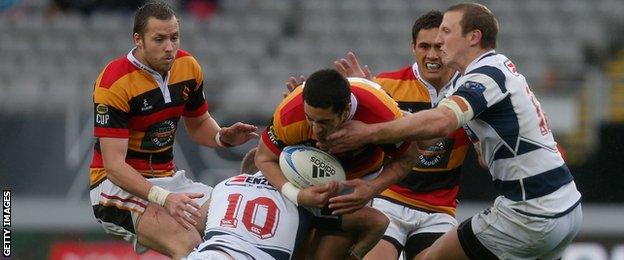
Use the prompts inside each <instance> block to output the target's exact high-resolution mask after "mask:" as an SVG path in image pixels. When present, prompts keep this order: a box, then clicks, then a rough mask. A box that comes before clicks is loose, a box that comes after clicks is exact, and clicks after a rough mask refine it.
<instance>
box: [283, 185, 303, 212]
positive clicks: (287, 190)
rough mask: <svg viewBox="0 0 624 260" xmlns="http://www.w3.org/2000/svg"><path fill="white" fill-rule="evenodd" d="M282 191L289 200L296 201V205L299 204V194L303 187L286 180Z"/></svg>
mask: <svg viewBox="0 0 624 260" xmlns="http://www.w3.org/2000/svg"><path fill="white" fill-rule="evenodd" d="M281 191H282V195H284V197H286V198H287V199H288V200H290V201H292V202H293V203H295V206H299V202H298V201H297V196H299V192H301V189H299V188H297V187H295V185H293V184H292V183H290V182H286V183H284V185H282V189H281Z"/></svg>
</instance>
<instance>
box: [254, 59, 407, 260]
mask: <svg viewBox="0 0 624 260" xmlns="http://www.w3.org/2000/svg"><path fill="white" fill-rule="evenodd" d="M401 116H402V114H401V111H400V109H399V107H398V105H397V104H396V102H394V101H393V100H392V99H391V98H390V97H389V96H388V95H387V94H386V93H384V92H383V91H381V90H380V87H379V85H377V84H375V83H373V82H371V81H368V80H365V79H359V78H349V79H345V78H344V77H342V76H341V75H340V74H339V73H338V72H337V71H335V70H320V71H317V72H315V73H313V74H312V75H310V77H309V79H308V80H307V81H306V82H305V83H304V85H303V86H301V87H298V88H296V89H295V90H294V91H293V92H292V93H290V95H288V96H287V97H286V98H285V99H284V100H283V101H282V103H281V104H280V105H279V106H278V107H277V109H276V111H275V113H274V115H273V121H272V123H271V125H270V126H269V127H267V128H266V129H265V130H264V132H263V133H262V141H261V142H260V143H259V145H258V153H257V155H256V165H257V166H258V168H260V170H261V171H262V172H263V173H264V175H265V176H266V177H267V179H269V181H270V182H271V183H272V184H273V185H274V186H275V187H280V191H281V192H282V194H284V195H285V196H286V197H287V198H289V199H290V200H291V201H293V202H294V203H296V204H299V205H302V206H305V207H307V208H308V209H310V210H311V211H312V212H314V213H315V215H316V216H317V218H315V219H314V222H315V224H316V225H315V227H317V233H316V235H318V236H317V237H324V238H323V239H321V240H320V241H319V243H318V245H319V248H334V249H325V250H320V249H319V250H313V251H314V252H315V253H316V257H317V258H322V256H323V254H328V256H327V257H331V256H330V254H336V255H337V256H334V257H341V253H338V252H340V250H341V249H340V248H343V247H341V246H340V245H345V246H346V247H347V248H348V244H349V243H351V242H350V241H351V240H352V238H351V237H350V236H349V235H348V234H345V233H336V231H341V229H342V228H341V225H342V223H343V221H342V218H343V217H344V216H346V215H348V214H352V213H353V212H355V211H357V210H360V209H361V208H363V207H364V206H365V205H367V204H368V203H369V202H370V200H371V199H372V198H373V196H375V195H376V194H378V193H379V192H381V191H383V190H384V189H386V188H387V187H388V186H390V185H391V184H393V183H395V182H397V181H398V180H399V179H400V178H401V177H402V176H404V175H405V174H406V173H407V172H408V171H409V167H411V165H412V164H411V163H413V161H412V160H414V159H415V156H410V155H412V154H413V152H412V150H410V151H409V153H408V149H409V148H410V143H409V142H397V143H396V144H391V145H385V146H379V145H373V144H370V145H362V146H360V147H357V148H355V149H351V150H350V151H348V152H344V153H341V154H335V156H336V157H337V158H338V160H339V161H340V162H341V164H342V166H343V167H344V168H345V171H346V173H347V179H348V180H347V181H346V182H345V185H346V186H347V188H349V189H352V190H353V191H352V192H351V193H350V194H347V195H341V196H337V197H335V198H334V199H338V201H337V203H336V204H335V206H336V207H334V208H331V209H329V208H327V202H328V199H329V197H326V196H319V195H318V194H315V193H313V192H311V191H310V190H309V188H306V189H302V190H299V189H298V188H296V187H294V186H293V185H292V184H291V183H289V182H287V181H286V178H285V177H284V175H283V173H282V171H281V170H280V168H279V165H278V158H279V154H280V153H281V150H282V149H283V148H284V147H286V146H288V145H300V144H302V145H307V146H316V143H317V142H318V141H324V140H325V138H326V137H327V136H328V135H329V134H331V133H332V132H333V131H334V130H335V129H337V127H338V126H339V125H340V124H342V123H344V122H346V121H349V120H352V119H355V120H363V121H367V122H371V123H372V122H385V121H389V120H393V119H396V118H398V117H401ZM386 153H387V154H390V155H391V156H392V159H391V162H390V163H389V164H388V165H387V166H386V167H382V165H383V159H384V155H385V154H386ZM321 208H324V209H323V210H321ZM366 210H369V209H368V208H367V209H366ZM343 214H344V215H343ZM338 240H340V241H343V242H344V243H340V242H338ZM343 249H344V248H343ZM357 253H358V254H359V253H362V252H357ZM361 256H362V255H360V257H361Z"/></svg>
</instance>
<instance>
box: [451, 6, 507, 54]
mask: <svg viewBox="0 0 624 260" xmlns="http://www.w3.org/2000/svg"><path fill="white" fill-rule="evenodd" d="M446 11H447V12H450V11H460V12H462V14H463V15H462V19H461V21H460V22H459V25H461V27H462V34H464V35H465V34H466V33H468V32H470V31H472V30H479V31H481V43H480V45H481V48H484V49H495V48H496V35H497V34H498V20H496V17H494V14H493V13H492V11H490V9H488V8H487V7H486V6H485V5H482V4H477V3H463V4H457V5H454V6H451V7H449V9H447V10H446Z"/></svg>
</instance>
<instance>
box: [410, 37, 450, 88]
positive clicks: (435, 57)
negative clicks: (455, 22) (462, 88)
mask: <svg viewBox="0 0 624 260" xmlns="http://www.w3.org/2000/svg"><path fill="white" fill-rule="evenodd" d="M437 35H438V28H431V29H421V30H420V31H419V32H418V35H417V36H416V41H415V42H413V43H412V51H413V52H414V57H416V63H417V64H418V70H419V71H420V75H421V76H422V77H423V78H424V79H425V80H426V81H428V82H434V81H438V80H441V78H442V76H444V75H445V74H446V71H447V70H448V68H447V67H446V66H444V65H443V63H442V59H441V58H440V54H441V51H440V44H437V43H436V41H435V40H436V36H437Z"/></svg>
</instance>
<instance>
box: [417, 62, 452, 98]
mask: <svg viewBox="0 0 624 260" xmlns="http://www.w3.org/2000/svg"><path fill="white" fill-rule="evenodd" d="M412 72H413V73H414V76H415V77H416V79H418V80H419V81H420V82H422V83H423V85H425V87H426V88H427V91H428V92H429V100H431V107H435V106H436V105H437V104H438V102H440V100H442V98H444V97H445V95H446V92H448V90H449V89H451V87H452V85H453V81H455V78H456V77H458V76H459V72H455V74H453V77H451V79H450V80H449V81H448V82H446V84H445V85H444V87H442V88H441V89H440V92H438V91H437V90H436V88H435V86H433V84H431V83H429V82H428V81H426V80H425V78H423V77H422V76H420V70H418V63H416V62H414V64H413V65H412Z"/></svg>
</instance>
